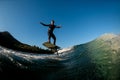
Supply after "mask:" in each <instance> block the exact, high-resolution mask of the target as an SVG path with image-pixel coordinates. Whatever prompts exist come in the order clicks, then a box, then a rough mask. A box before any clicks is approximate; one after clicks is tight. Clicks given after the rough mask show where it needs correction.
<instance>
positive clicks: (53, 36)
mask: <svg viewBox="0 0 120 80" xmlns="http://www.w3.org/2000/svg"><path fill="white" fill-rule="evenodd" d="M52 38H53V39H54V42H53V44H54V45H56V37H55V35H54V34H52Z"/></svg>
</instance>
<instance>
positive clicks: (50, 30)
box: [40, 20, 61, 45]
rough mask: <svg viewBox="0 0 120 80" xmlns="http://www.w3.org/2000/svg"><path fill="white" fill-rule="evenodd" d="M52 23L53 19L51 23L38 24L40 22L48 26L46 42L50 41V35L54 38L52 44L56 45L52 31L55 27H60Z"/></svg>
mask: <svg viewBox="0 0 120 80" xmlns="http://www.w3.org/2000/svg"><path fill="white" fill-rule="evenodd" d="M54 23H55V22H54V20H52V21H51V24H44V23H42V22H40V24H42V25H43V26H48V27H49V28H48V42H49V43H51V41H50V39H51V37H52V38H53V40H54V42H53V44H54V45H56V37H55V35H54V33H53V31H54V29H55V28H61V27H60V26H56V25H54Z"/></svg>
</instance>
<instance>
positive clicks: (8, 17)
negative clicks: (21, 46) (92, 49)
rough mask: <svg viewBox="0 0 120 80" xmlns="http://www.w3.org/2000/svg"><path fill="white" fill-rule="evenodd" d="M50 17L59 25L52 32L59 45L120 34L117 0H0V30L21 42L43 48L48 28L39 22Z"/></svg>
mask: <svg viewBox="0 0 120 80" xmlns="http://www.w3.org/2000/svg"><path fill="white" fill-rule="evenodd" d="M51 20H54V21H55V25H58V26H61V28H59V29H58V28H56V29H55V31H54V34H55V35H56V38H57V42H56V44H57V45H59V46H60V47H62V48H67V47H71V46H74V45H79V44H84V43H87V42H89V41H92V40H94V39H96V38H97V37H99V36H101V35H103V34H105V33H114V34H120V0H0V31H8V32H10V33H11V34H12V35H13V36H14V37H15V38H16V39H17V40H19V41H20V42H22V43H25V44H29V45H36V46H39V47H41V48H44V46H43V45H42V43H43V42H46V41H47V39H48V36H47V30H48V28H47V27H45V26H42V25H41V24H39V23H40V22H43V23H46V24H50V22H51ZM51 41H53V40H52V39H51Z"/></svg>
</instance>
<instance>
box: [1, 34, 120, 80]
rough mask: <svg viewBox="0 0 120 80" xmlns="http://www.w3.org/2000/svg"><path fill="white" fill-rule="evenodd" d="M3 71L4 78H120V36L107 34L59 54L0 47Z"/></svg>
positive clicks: (46, 79) (101, 79)
mask: <svg viewBox="0 0 120 80" xmlns="http://www.w3.org/2000/svg"><path fill="white" fill-rule="evenodd" d="M109 36H110V37H109ZM0 73H1V79H3V80H4V79H33V80H120V75H119V74H120V36H117V35H110V34H109V35H108V34H106V35H103V36H101V37H99V38H97V39H95V40H93V41H91V42H89V43H86V44H80V45H76V46H73V47H71V48H66V49H62V50H60V51H59V55H57V54H35V53H26V52H19V51H15V50H10V49H7V48H4V47H1V46H0ZM4 76H6V77H4Z"/></svg>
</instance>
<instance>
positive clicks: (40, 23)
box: [40, 22, 49, 26]
mask: <svg viewBox="0 0 120 80" xmlns="http://www.w3.org/2000/svg"><path fill="white" fill-rule="evenodd" d="M40 24H42V25H43V26H49V24H44V23H43V22H40Z"/></svg>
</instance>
